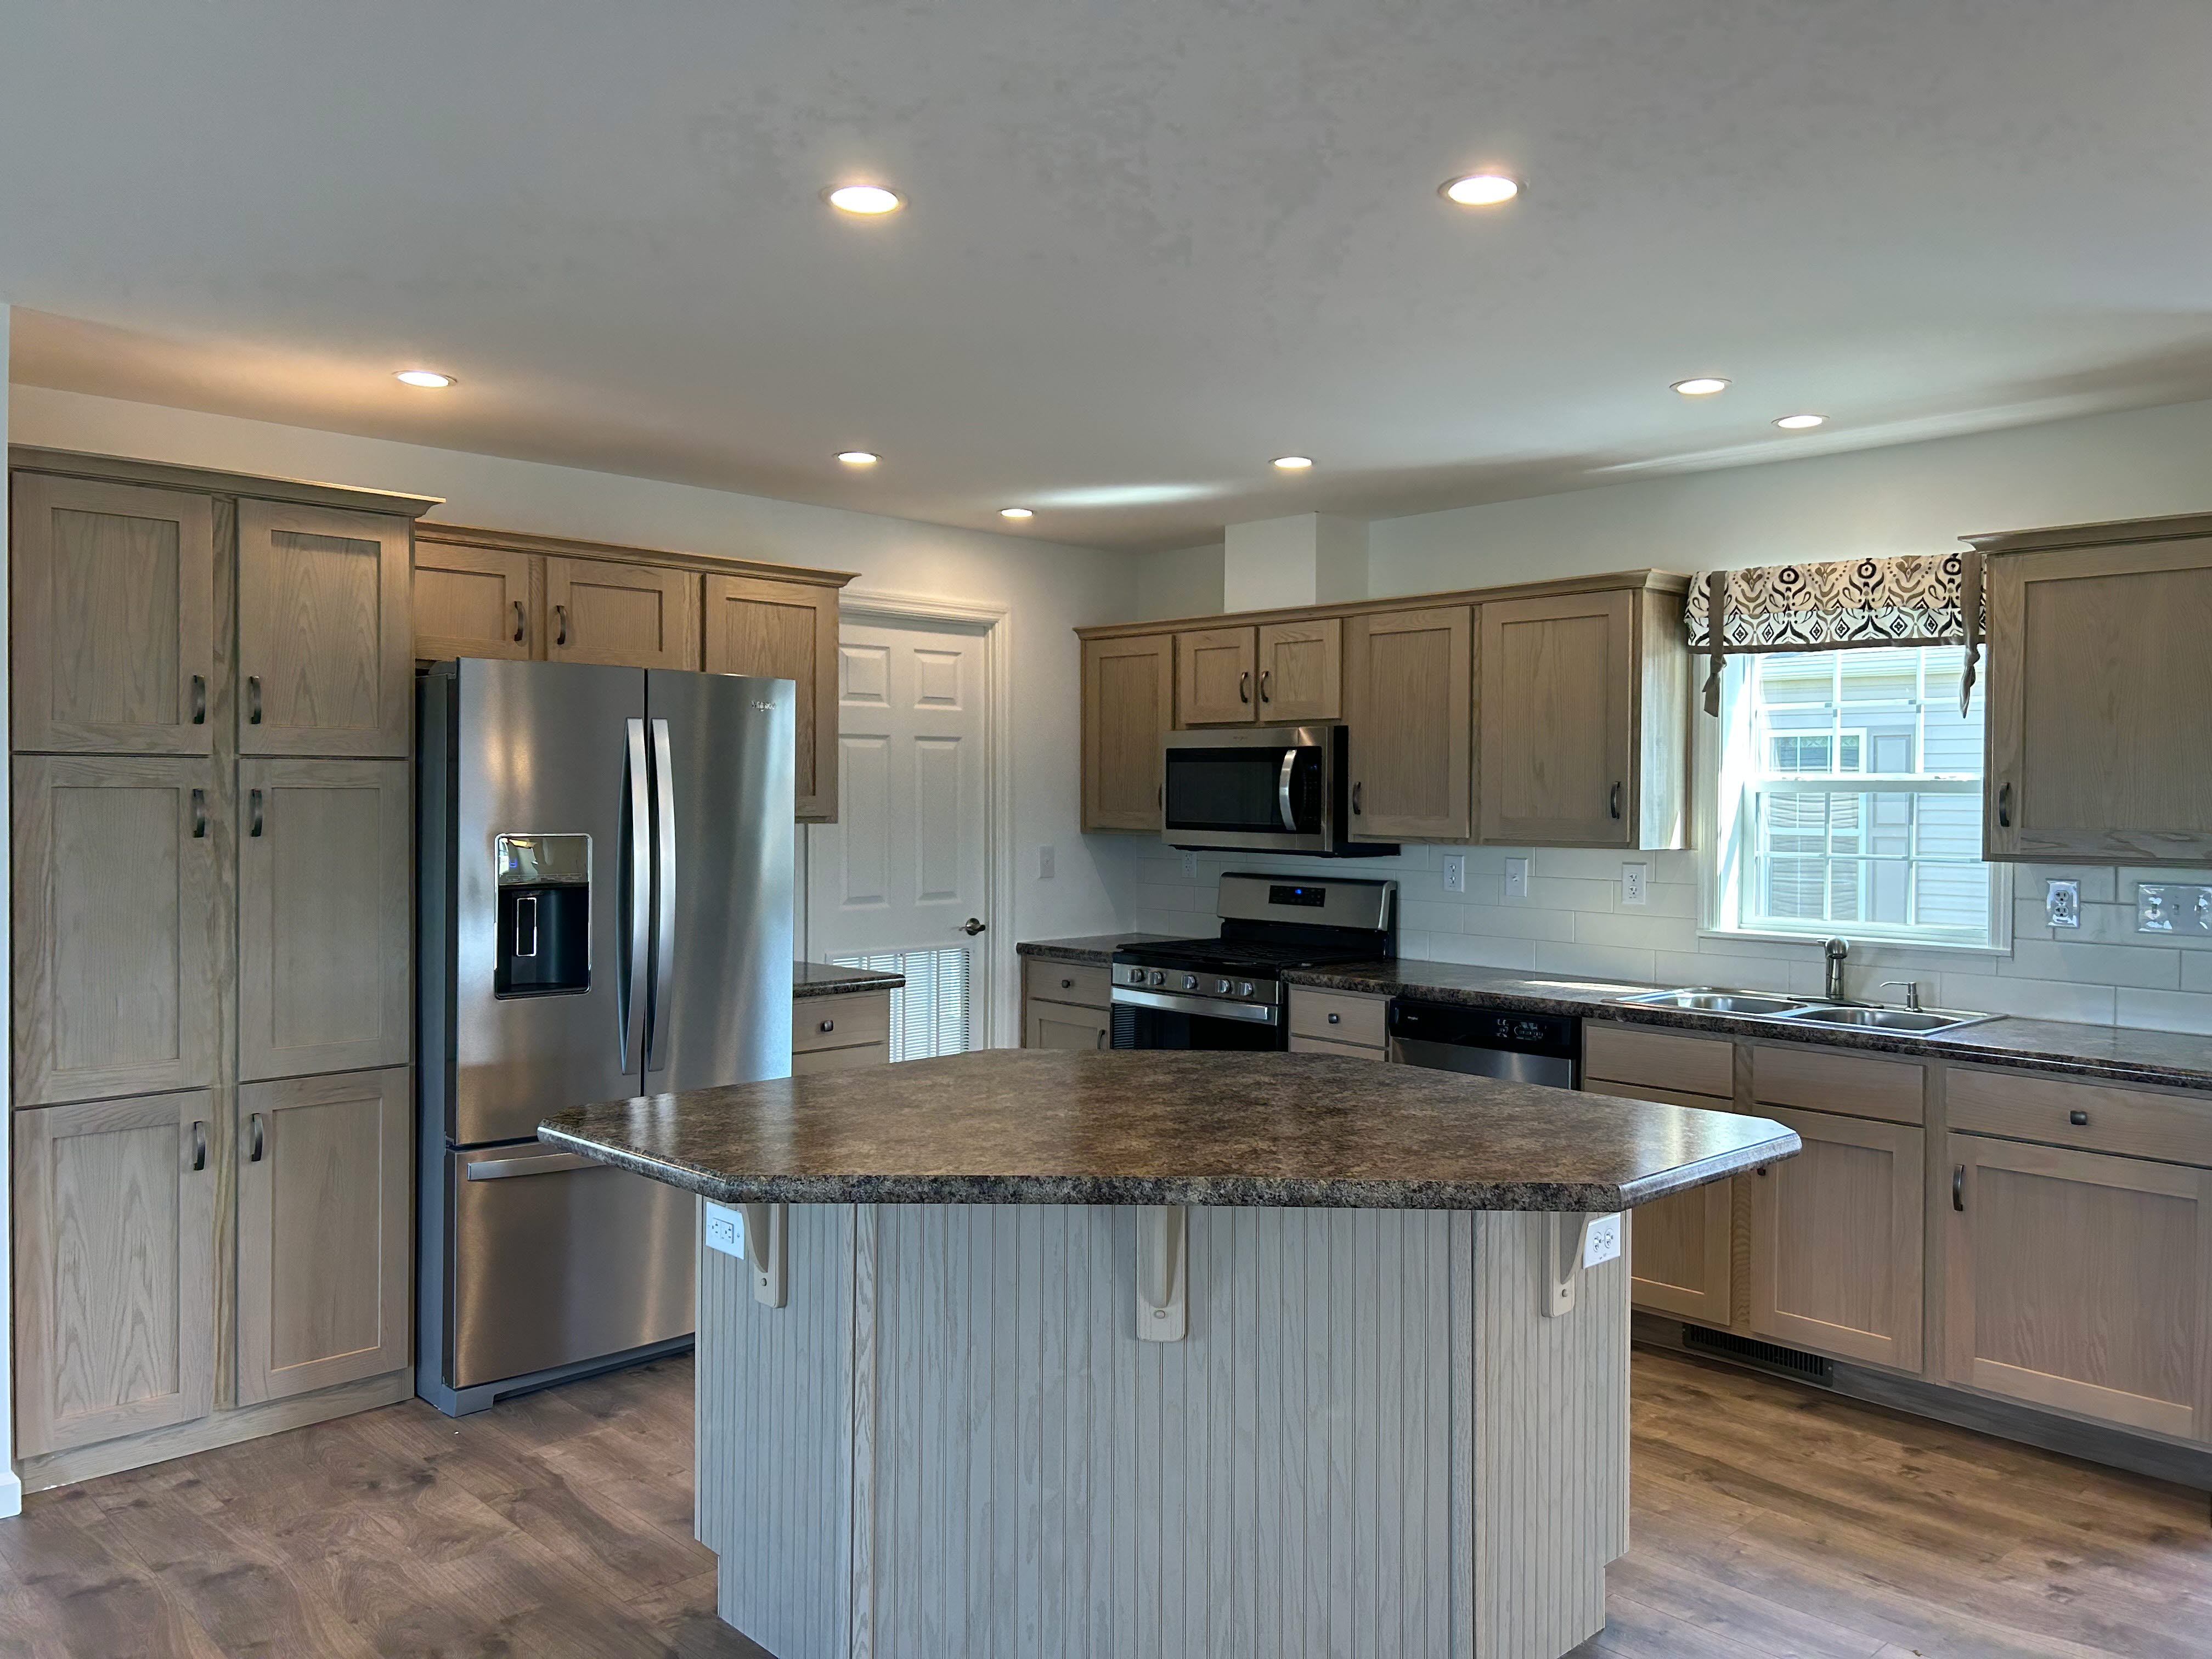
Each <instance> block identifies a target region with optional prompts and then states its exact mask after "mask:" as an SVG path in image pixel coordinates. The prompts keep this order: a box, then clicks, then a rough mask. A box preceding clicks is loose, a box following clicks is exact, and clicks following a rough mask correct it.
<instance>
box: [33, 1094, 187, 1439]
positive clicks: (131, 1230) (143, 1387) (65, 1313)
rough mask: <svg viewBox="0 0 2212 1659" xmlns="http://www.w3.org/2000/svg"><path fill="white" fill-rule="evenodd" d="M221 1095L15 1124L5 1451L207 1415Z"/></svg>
mask: <svg viewBox="0 0 2212 1659" xmlns="http://www.w3.org/2000/svg"><path fill="white" fill-rule="evenodd" d="M214 1110H215V1097H214V1096H213V1095H212V1094H211V1093H210V1092H209V1091H205V1090H196V1091H191V1092H190V1093H186V1094H163V1095H149V1096H144V1097H141V1098H138V1099H136V1100H110V1101H99V1102H94V1103H88V1104H81V1105H71V1106H49V1107H46V1108H45V1109H41V1110H38V1111H28V1112H18V1113H16V1114H15V1426H16V1443H15V1451H16V1455H18V1456H22V1457H31V1456H36V1455H40V1454H41V1453H44V1452H52V1451H61V1450H64V1449H67V1448H69V1447H71V1446H83V1445H89V1444H91V1443H94V1442H95V1441H100V1440H112V1439H114V1438H115V1437H118V1435H125V1434H135V1433H137V1432H139V1431H142V1430H146V1429H158V1428H162V1427H166V1426H167V1425H170V1424H173V1423H188V1422H191V1420H192V1419H195V1418H200V1417H204V1416H206V1415H207V1414H208V1413H209V1412H210V1411H211V1410H212V1409H213V1408H214V1405H215V1323H216V1271H215V1237H216V1200H215V1194H216V1167H215V1163H214V1154H213V1152H212V1147H213V1146H214V1144H215V1124H214V1121H213V1115H214Z"/></svg>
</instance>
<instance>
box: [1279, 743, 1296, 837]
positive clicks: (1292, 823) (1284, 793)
mask: <svg viewBox="0 0 2212 1659" xmlns="http://www.w3.org/2000/svg"><path fill="white" fill-rule="evenodd" d="M1297 766H1298V751H1297V750H1295V749H1285V750H1283V771H1282V775H1281V776H1280V777H1279V778H1277V779H1276V780H1275V801H1276V805H1278V806H1279V808H1280V809H1281V811H1282V814H1283V828H1284V829H1285V830H1287V831H1288V832H1289V833H1290V834H1291V835H1293V836H1295V835H1296V834H1297V833H1298V815H1297V811H1296V810H1294V809H1293V808H1292V807H1291V774H1292V773H1294V772H1295V771H1297Z"/></svg>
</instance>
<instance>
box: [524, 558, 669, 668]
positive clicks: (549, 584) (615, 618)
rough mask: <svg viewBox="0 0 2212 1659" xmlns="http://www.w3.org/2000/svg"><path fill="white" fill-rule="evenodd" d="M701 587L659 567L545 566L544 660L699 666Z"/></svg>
mask: <svg viewBox="0 0 2212 1659" xmlns="http://www.w3.org/2000/svg"><path fill="white" fill-rule="evenodd" d="M699 581H700V579H699V577H698V575H697V574H696V573H694V572H692V571H689V570H676V569H671V568H667V567H665V566H662V565H653V564H629V563H624V562H618V561H617V560H613V559H548V560H546V561H545V605H546V612H547V622H546V641H545V655H546V659H547V660H549V661H551V662H596V663H611V664H614V665H617V666H620V667H624V668H696V667H698V665H699V652H700V641H699V603H700V599H699Z"/></svg>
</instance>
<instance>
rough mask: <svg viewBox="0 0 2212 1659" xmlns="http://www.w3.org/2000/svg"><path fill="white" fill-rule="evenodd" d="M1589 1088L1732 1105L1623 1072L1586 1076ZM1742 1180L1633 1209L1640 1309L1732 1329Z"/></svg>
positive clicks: (1635, 1296)
mask: <svg viewBox="0 0 2212 1659" xmlns="http://www.w3.org/2000/svg"><path fill="white" fill-rule="evenodd" d="M1582 1086H1583V1092H1584V1093H1586V1094H1594V1095H1617V1096H1619V1097H1621V1098H1623V1099H1626V1100H1662V1101H1665V1102H1666V1103H1668V1104H1669V1105H1673V1106H1695V1107H1699V1108H1700V1109H1703V1110H1705V1111H1708V1112H1732V1111H1734V1110H1735V1103H1734V1102H1732V1101H1729V1100H1725V1099H1723V1098H1722V1097H1719V1096H1717V1095H1693V1094H1683V1093H1680V1092H1678V1091H1674V1090H1672V1089H1661V1088H1656V1087H1654V1086H1653V1085H1650V1084H1648V1083H1634V1082H1630V1081H1627V1080H1626V1079H1619V1078H1597V1077H1586V1078H1584V1079H1583V1085H1582ZM1734 1193H1735V1186H1734V1183H1733V1182H1727V1181H1716V1182H1712V1183H1711V1185H1710V1186H1705V1187H1698V1188H1692V1190H1691V1191H1689V1192H1686V1193H1675V1194H1671V1195H1670V1196H1668V1197H1666V1198H1661V1199H1655V1200H1652V1201H1651V1202H1650V1203H1649V1204H1639V1205H1638V1206H1636V1208H1635V1209H1633V1210H1632V1211H1631V1212H1629V1215H1630V1226H1629V1238H1628V1264H1629V1266H1628V1272H1629V1281H1628V1283H1629V1291H1628V1294H1629V1300H1630V1301H1631V1302H1632V1303H1634V1304H1636V1306H1638V1307H1639V1308H1650V1309H1652V1310H1655V1311H1656V1312H1659V1313H1670V1314H1677V1315H1680V1316H1681V1317H1682V1318H1685V1319H1694V1320H1696V1321H1697V1322H1699V1324H1703V1325H1712V1326H1716V1327H1719V1328H1726V1327H1727V1325H1728V1322H1729V1319H1730V1318H1731V1317H1733V1316H1734V1313H1735V1256H1734V1254H1733V1252H1732V1249H1731V1245H1732V1243H1733V1241H1734V1237H1735V1196H1734Z"/></svg>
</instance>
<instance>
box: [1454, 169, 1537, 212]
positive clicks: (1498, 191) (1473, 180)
mask: <svg viewBox="0 0 2212 1659" xmlns="http://www.w3.org/2000/svg"><path fill="white" fill-rule="evenodd" d="M1520 193H1521V181H1520V180H1519V179H1516V178H1514V177H1512V176H1511V175H1510V174H1509V173H1468V174H1466V175H1464V176H1463V177H1462V178H1458V179H1445V180H1444V182H1443V184H1441V185H1437V194H1438V195H1440V196H1442V197H1443V198H1444V200H1446V201H1447V202H1456V203H1457V204H1459V205H1460V206H1462V207H1496V206H1497V205H1498V204H1499V203H1500V202H1510V201H1511V200H1512V199H1513V198H1514V197H1516V196H1518V195H1519V194H1520Z"/></svg>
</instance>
